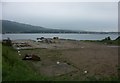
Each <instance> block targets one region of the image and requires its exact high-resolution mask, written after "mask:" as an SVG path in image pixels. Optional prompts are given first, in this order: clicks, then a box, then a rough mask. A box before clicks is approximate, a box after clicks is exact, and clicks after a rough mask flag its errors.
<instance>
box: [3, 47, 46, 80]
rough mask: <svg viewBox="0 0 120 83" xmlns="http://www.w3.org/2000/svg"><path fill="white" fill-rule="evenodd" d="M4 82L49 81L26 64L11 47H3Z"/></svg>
mask: <svg viewBox="0 0 120 83" xmlns="http://www.w3.org/2000/svg"><path fill="white" fill-rule="evenodd" d="M2 49H3V50H2V52H3V53H2V80H3V81H35V80H48V78H47V77H44V76H41V75H40V74H38V73H37V72H36V71H34V70H33V69H32V68H31V67H30V66H29V65H27V64H26V63H24V62H23V61H22V60H21V59H19V56H18V54H17V52H16V51H15V50H14V49H13V48H12V47H10V46H4V45H3V47H2Z"/></svg>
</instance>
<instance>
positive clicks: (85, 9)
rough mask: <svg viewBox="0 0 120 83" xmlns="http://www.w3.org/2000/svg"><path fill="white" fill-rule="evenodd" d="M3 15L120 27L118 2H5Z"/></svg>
mask: <svg viewBox="0 0 120 83" xmlns="http://www.w3.org/2000/svg"><path fill="white" fill-rule="evenodd" d="M2 19H4V20H11V21H16V22H20V23H26V24H31V25H36V26H42V27H45V28H53V29H70V30H85V31H118V3H117V2H3V3H2Z"/></svg>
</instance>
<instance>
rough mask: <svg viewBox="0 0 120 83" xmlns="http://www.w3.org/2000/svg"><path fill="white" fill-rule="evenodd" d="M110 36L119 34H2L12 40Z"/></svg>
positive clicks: (92, 38)
mask: <svg viewBox="0 0 120 83" xmlns="http://www.w3.org/2000/svg"><path fill="white" fill-rule="evenodd" d="M108 36H110V37H111V39H112V40H114V39H116V38H117V37H118V36H119V35H118V34H54V33H47V34H2V39H6V38H8V37H9V38H10V39H12V40H18V39H31V40H36V38H40V37H45V38H53V37H59V38H61V39H72V40H101V39H104V38H105V37H108Z"/></svg>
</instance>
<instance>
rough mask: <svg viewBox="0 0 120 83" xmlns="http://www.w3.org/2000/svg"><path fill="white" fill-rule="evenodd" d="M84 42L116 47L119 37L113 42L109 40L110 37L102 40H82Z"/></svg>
mask: <svg viewBox="0 0 120 83" xmlns="http://www.w3.org/2000/svg"><path fill="white" fill-rule="evenodd" d="M83 41H84V42H95V43H99V44H106V45H117V46H120V36H119V37H118V38H116V39H115V40H111V38H110V37H107V38H105V39H102V40H83Z"/></svg>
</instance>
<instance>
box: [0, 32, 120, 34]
mask: <svg viewBox="0 0 120 83" xmlns="http://www.w3.org/2000/svg"><path fill="white" fill-rule="evenodd" d="M2 34H120V32H78V33H70V32H64V33H63V32H59V33H57V32H55V33H54V32H43V33H39V32H21V33H14V32H12V33H11V32H7V33H2Z"/></svg>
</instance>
